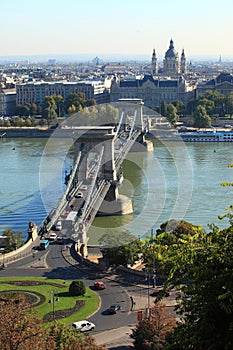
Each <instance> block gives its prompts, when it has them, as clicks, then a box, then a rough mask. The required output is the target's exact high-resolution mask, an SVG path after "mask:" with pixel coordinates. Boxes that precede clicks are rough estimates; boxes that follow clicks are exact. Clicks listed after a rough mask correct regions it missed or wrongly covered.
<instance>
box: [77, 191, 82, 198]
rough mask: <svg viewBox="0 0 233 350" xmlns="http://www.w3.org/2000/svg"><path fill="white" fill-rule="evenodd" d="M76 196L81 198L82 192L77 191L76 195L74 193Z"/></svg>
mask: <svg viewBox="0 0 233 350" xmlns="http://www.w3.org/2000/svg"><path fill="white" fill-rule="evenodd" d="M75 197H76V198H83V193H82V192H78V193H77V194H76V195H75Z"/></svg>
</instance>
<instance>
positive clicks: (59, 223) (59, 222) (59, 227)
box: [55, 221, 62, 231]
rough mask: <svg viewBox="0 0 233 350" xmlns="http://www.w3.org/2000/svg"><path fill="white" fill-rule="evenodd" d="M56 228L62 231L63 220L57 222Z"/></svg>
mask: <svg viewBox="0 0 233 350" xmlns="http://www.w3.org/2000/svg"><path fill="white" fill-rule="evenodd" d="M55 228H56V231H61V230H62V223H61V221H58V222H57V224H56V226H55Z"/></svg>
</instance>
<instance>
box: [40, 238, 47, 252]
mask: <svg viewBox="0 0 233 350" xmlns="http://www.w3.org/2000/svg"><path fill="white" fill-rule="evenodd" d="M48 246H49V241H48V240H47V239H43V241H42V242H41V244H40V249H41V250H45V249H47V248H48Z"/></svg>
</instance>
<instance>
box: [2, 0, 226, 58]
mask: <svg viewBox="0 0 233 350" xmlns="http://www.w3.org/2000/svg"><path fill="white" fill-rule="evenodd" d="M0 9H1V10H0V13H1V21H0V56H21V55H22V56H27V55H30V56H32V55H48V56H49V57H50V58H53V56H55V55H83V54H85V55H90V56H93V57H95V56H98V57H100V58H101V57H102V56H106V55H112V56H114V55H125V56H126V55H128V56H130V57H131V58H133V57H136V56H138V55H143V56H144V57H148V59H150V58H151V55H152V51H153V49H155V52H156V55H157V57H158V58H160V57H164V54H165V52H166V50H167V49H168V47H169V42H170V39H171V38H172V39H173V41H174V45H175V49H176V50H177V51H178V53H181V50H182V49H184V51H185V54H186V57H187V58H189V57H190V58H192V57H194V56H215V57H216V58H218V57H219V56H220V55H221V57H222V59H224V57H225V58H227V57H233V40H232V38H233V1H232V0H221V1H218V0H62V1H61V0H11V1H3V0H1V7H0Z"/></svg>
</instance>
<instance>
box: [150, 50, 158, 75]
mask: <svg viewBox="0 0 233 350" xmlns="http://www.w3.org/2000/svg"><path fill="white" fill-rule="evenodd" d="M151 73H152V75H157V74H158V61H157V57H156V54H155V49H154V50H153V54H152V59H151Z"/></svg>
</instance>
